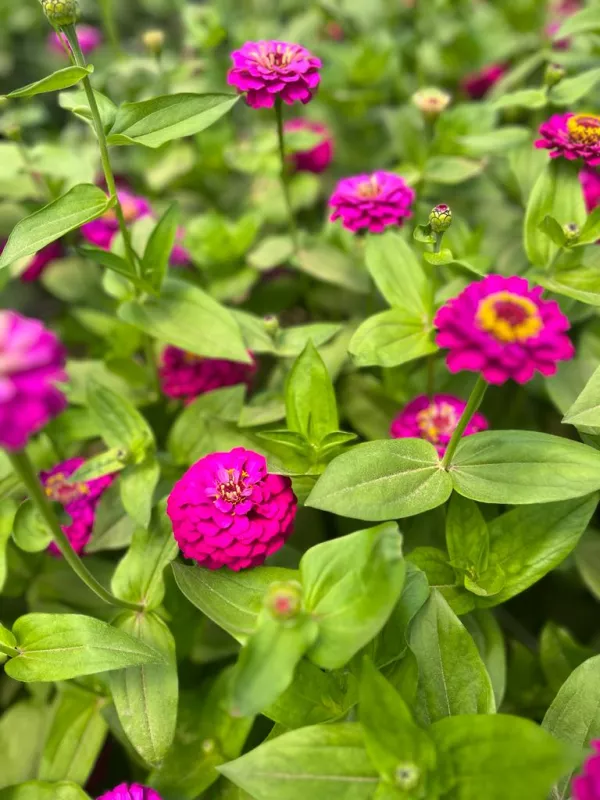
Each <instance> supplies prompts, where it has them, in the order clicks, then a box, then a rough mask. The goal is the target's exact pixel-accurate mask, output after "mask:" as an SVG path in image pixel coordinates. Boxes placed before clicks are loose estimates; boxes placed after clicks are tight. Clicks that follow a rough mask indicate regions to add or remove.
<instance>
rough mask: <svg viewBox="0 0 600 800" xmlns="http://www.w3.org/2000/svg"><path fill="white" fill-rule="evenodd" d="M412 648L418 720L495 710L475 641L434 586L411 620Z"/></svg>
mask: <svg viewBox="0 0 600 800" xmlns="http://www.w3.org/2000/svg"><path fill="white" fill-rule="evenodd" d="M410 649H411V650H412V652H413V653H414V655H415V656H416V659H417V664H418V666H419V685H418V696H419V706H418V716H419V718H420V721H421V722H428V723H431V722H435V721H436V720H439V719H442V718H443V717H451V716H457V715H462V714H492V713H493V712H494V711H495V703H494V692H493V689H492V683H491V680H490V676H489V675H488V673H487V670H486V668H485V666H484V664H483V661H482V659H481V656H480V655H479V652H478V650H477V647H476V646H475V642H474V641H473V639H472V638H471V636H470V634H469V632H468V631H467V630H466V628H465V627H464V625H463V624H462V623H461V622H460V620H459V619H458V617H457V616H456V615H455V614H454V612H453V611H452V609H451V608H450V606H449V605H448V603H447V602H446V600H444V598H443V597H442V595H441V594H440V593H439V592H438V591H437V590H435V589H434V590H433V591H432V593H431V596H430V597H429V600H427V602H426V603H425V605H424V606H423V607H422V608H421V610H420V611H419V612H418V613H417V615H416V616H415V618H414V620H413V623H412V626H411V631H410Z"/></svg>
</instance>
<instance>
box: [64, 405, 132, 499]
mask: <svg viewBox="0 0 600 800" xmlns="http://www.w3.org/2000/svg"><path fill="white" fill-rule="evenodd" d="M96 422H97V420H95V421H94V424H96ZM128 457H129V453H127V451H126V450H124V449H123V448H122V447H113V448H112V450H105V451H104V452H103V453H98V455H97V456H92V458H88V460H87V461H86V462H85V463H83V464H82V465H81V466H80V467H79V468H78V469H76V470H75V472H74V473H73V474H72V475H70V476H69V479H68V481H67V482H68V483H70V484H74V483H77V482H78V481H92V480H95V479H96V478H102V477H103V476H104V475H112V474H113V473H114V472H119V471H120V470H122V469H125V467H126V466H127V461H128Z"/></svg>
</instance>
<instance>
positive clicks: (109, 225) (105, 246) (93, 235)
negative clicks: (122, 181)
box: [81, 189, 152, 250]
mask: <svg viewBox="0 0 600 800" xmlns="http://www.w3.org/2000/svg"><path fill="white" fill-rule="evenodd" d="M117 194H118V197H119V201H120V203H121V207H122V209H123V215H124V217H125V221H126V222H127V224H128V225H130V224H131V223H132V222H136V220H138V219H141V218H142V217H147V216H148V215H149V214H151V213H152V209H151V208H150V203H148V201H147V200H146V199H145V198H143V197H139V196H138V195H135V194H132V193H131V192H129V191H127V190H126V189H119V190H118V192H117ZM118 232H119V223H118V220H117V215H116V213H115V210H114V208H110V209H109V210H108V211H107V212H106V213H105V214H103V215H102V216H101V217H100V218H99V219H94V220H92V221H91V222H86V223H85V225H82V226H81V233H82V235H83V236H84V238H85V239H87V240H88V242H91V243H92V244H93V245H95V246H96V247H99V248H101V249H102V250H110V247H111V245H112V242H113V239H114V238H115V236H116V235H117V233H118Z"/></svg>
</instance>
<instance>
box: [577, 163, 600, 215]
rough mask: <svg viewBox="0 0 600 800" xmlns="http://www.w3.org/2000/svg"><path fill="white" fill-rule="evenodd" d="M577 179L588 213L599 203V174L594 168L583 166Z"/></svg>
mask: <svg viewBox="0 0 600 800" xmlns="http://www.w3.org/2000/svg"><path fill="white" fill-rule="evenodd" d="M579 181H580V183H581V187H582V189H583V196H584V198H585V207H586V208H587V212H588V214H591V212H592V211H593V210H594V209H595V208H596V206H597V205H598V204H600V175H598V172H597V171H596V170H595V169H589V168H588V167H585V168H584V169H582V170H581V172H580V173H579Z"/></svg>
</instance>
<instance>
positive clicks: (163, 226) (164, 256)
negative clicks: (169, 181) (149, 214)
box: [142, 203, 179, 291]
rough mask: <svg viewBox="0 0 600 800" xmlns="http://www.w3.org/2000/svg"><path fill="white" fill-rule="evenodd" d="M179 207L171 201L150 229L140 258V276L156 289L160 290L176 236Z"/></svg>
mask: <svg viewBox="0 0 600 800" xmlns="http://www.w3.org/2000/svg"><path fill="white" fill-rule="evenodd" d="M178 223H179V208H178V206H177V203H172V204H171V205H170V206H169V208H167V210H166V211H165V213H164V214H163V215H162V217H161V218H160V219H159V221H158V222H157V223H156V227H155V228H154V230H153V231H152V234H151V235H150V238H149V239H148V244H147V245H146V250H145V251H144V257H143V259H142V277H143V279H144V280H145V281H147V282H148V283H149V284H150V286H152V287H153V288H154V289H155V290H156V291H160V288H161V286H162V284H163V281H164V279H165V276H166V274H167V268H168V266H169V259H170V257H171V253H172V251H173V246H174V244H175V238H176V236H177V226H178Z"/></svg>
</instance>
